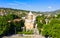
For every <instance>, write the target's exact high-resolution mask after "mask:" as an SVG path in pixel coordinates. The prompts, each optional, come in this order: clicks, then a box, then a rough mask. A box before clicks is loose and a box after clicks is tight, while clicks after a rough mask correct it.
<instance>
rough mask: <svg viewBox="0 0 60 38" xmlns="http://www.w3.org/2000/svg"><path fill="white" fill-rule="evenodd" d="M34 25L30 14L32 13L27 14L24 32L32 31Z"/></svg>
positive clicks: (33, 19)
mask: <svg viewBox="0 0 60 38" xmlns="http://www.w3.org/2000/svg"><path fill="white" fill-rule="evenodd" d="M34 23H35V16H34V15H33V14H32V12H29V13H28V15H27V16H26V17H25V28H26V31H28V30H32V29H33V28H34V26H35V25H34Z"/></svg>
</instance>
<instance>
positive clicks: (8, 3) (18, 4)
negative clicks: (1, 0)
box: [8, 3, 19, 5]
mask: <svg viewBox="0 0 60 38" xmlns="http://www.w3.org/2000/svg"><path fill="white" fill-rule="evenodd" d="M8 5H19V4H17V3H8Z"/></svg>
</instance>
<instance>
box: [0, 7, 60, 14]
mask: <svg viewBox="0 0 60 38" xmlns="http://www.w3.org/2000/svg"><path fill="white" fill-rule="evenodd" d="M0 12H2V13H5V12H6V13H16V14H18V13H25V14H27V13H29V11H28V10H20V9H12V8H3V7H2V8H0ZM32 13H34V14H40V13H43V14H58V13H60V9H59V10H55V11H50V12H36V11H32Z"/></svg>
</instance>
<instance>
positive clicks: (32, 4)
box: [0, 0, 60, 11]
mask: <svg viewBox="0 0 60 38" xmlns="http://www.w3.org/2000/svg"><path fill="white" fill-rule="evenodd" d="M0 7H4V8H14V9H22V10H30V11H54V10H58V9H60V0H0Z"/></svg>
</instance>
